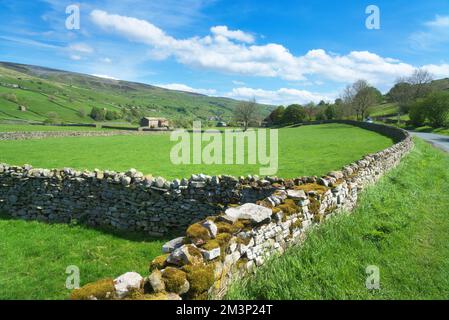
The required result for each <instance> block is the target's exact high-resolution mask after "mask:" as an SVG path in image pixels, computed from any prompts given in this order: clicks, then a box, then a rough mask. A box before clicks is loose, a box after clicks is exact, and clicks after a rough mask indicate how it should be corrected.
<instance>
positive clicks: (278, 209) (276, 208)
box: [271, 207, 281, 214]
mask: <svg viewBox="0 0 449 320" xmlns="http://www.w3.org/2000/svg"><path fill="white" fill-rule="evenodd" d="M271 211H272V212H273V213H274V214H275V213H279V212H281V208H279V207H274V208H273V209H271Z"/></svg>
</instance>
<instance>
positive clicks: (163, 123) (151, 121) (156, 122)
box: [140, 117, 169, 128]
mask: <svg viewBox="0 0 449 320" xmlns="http://www.w3.org/2000/svg"><path fill="white" fill-rule="evenodd" d="M140 126H141V127H142V128H168V127H169V121H168V120H167V119H165V118H153V117H144V118H142V120H140Z"/></svg>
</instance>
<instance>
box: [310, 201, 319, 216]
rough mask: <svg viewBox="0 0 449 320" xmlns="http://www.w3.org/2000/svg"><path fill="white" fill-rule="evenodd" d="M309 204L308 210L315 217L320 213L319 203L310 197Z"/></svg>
mask: <svg viewBox="0 0 449 320" xmlns="http://www.w3.org/2000/svg"><path fill="white" fill-rule="evenodd" d="M309 199H310V204H309V210H310V212H311V213H312V214H314V215H316V214H318V213H319V211H320V206H321V203H320V201H318V200H316V199H315V198H312V197H310V198H309Z"/></svg>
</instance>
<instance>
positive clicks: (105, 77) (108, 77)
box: [91, 74, 118, 80]
mask: <svg viewBox="0 0 449 320" xmlns="http://www.w3.org/2000/svg"><path fill="white" fill-rule="evenodd" d="M91 76H94V77H98V78H104V79H109V80H118V79H117V78H115V77H111V76H108V75H107V74H91Z"/></svg>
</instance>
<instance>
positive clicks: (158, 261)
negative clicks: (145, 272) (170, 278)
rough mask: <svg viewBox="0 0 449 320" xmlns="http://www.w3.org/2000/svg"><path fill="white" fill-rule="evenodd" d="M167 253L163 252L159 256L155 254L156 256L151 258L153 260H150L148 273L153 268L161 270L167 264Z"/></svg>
mask: <svg viewBox="0 0 449 320" xmlns="http://www.w3.org/2000/svg"><path fill="white" fill-rule="evenodd" d="M168 256H169V254H163V255H161V256H157V257H156V258H154V259H153V261H151V263H150V273H151V272H152V271H153V270H156V269H158V270H161V269H164V268H165V267H166V265H167V258H168Z"/></svg>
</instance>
